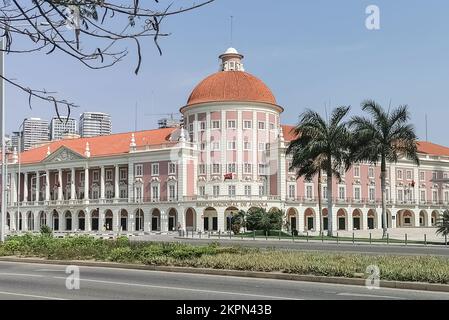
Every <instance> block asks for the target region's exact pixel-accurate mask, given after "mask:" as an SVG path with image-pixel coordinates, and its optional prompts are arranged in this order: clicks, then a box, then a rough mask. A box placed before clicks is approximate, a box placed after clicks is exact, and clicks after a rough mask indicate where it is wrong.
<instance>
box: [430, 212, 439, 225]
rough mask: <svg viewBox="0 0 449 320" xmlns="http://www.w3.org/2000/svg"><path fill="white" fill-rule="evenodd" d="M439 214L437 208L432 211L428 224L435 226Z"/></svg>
mask: <svg viewBox="0 0 449 320" xmlns="http://www.w3.org/2000/svg"><path fill="white" fill-rule="evenodd" d="M440 215H441V214H440V213H439V212H438V211H437V210H433V211H432V215H431V217H430V226H432V227H435V226H436V225H437V222H438V219H439V218H440Z"/></svg>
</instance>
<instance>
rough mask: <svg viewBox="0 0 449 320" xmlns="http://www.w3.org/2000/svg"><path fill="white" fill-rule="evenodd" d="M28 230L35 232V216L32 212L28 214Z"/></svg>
mask: <svg viewBox="0 0 449 320" xmlns="http://www.w3.org/2000/svg"><path fill="white" fill-rule="evenodd" d="M26 219H27V225H28V230H34V214H33V212H32V211H28V212H27V213H26Z"/></svg>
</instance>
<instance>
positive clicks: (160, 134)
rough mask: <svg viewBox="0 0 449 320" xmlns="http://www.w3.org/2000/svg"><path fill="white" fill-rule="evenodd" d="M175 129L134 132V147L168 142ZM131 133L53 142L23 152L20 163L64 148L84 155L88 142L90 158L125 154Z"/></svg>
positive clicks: (43, 157)
mask: <svg viewBox="0 0 449 320" xmlns="http://www.w3.org/2000/svg"><path fill="white" fill-rule="evenodd" d="M175 130H176V128H166V129H156V130H146V131H138V132H134V137H135V140H136V146H137V147H140V146H147V145H149V146H152V145H160V144H164V143H167V142H169V138H170V135H171V134H172V133H173V131H175ZM131 134H132V132H127V133H119V134H112V135H108V136H99V137H92V138H79V139H65V140H59V141H54V142H51V143H48V144H45V145H43V146H40V147H37V148H34V149H31V150H28V151H25V152H23V153H22V154H21V159H20V162H21V163H22V164H26V163H36V162H40V161H42V160H44V159H45V158H46V157H47V150H48V147H50V152H55V151H56V150H58V149H59V148H60V147H61V146H64V147H66V148H68V149H70V150H72V151H74V152H76V153H79V154H80V155H84V152H85V150H86V143H87V142H89V149H90V156H91V157H103V156H110V155H118V154H126V153H128V152H129V145H130V143H131Z"/></svg>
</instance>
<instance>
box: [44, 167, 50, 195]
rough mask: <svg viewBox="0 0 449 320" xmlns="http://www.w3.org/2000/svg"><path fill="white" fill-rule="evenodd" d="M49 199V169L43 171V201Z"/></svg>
mask: <svg viewBox="0 0 449 320" xmlns="http://www.w3.org/2000/svg"><path fill="white" fill-rule="evenodd" d="M49 200H50V171H48V170H47V171H45V201H49Z"/></svg>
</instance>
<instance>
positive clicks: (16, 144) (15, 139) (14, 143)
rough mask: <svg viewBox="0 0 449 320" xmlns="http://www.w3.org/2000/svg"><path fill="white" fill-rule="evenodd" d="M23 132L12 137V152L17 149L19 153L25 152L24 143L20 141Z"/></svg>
mask: <svg viewBox="0 0 449 320" xmlns="http://www.w3.org/2000/svg"><path fill="white" fill-rule="evenodd" d="M21 136H22V132H21V131H14V132H13V133H12V134H11V136H10V139H11V150H13V149H14V148H16V150H17V151H19V150H20V151H23V141H21V140H20V141H19V139H21Z"/></svg>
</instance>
